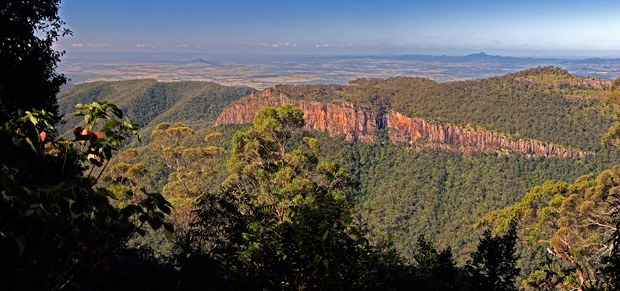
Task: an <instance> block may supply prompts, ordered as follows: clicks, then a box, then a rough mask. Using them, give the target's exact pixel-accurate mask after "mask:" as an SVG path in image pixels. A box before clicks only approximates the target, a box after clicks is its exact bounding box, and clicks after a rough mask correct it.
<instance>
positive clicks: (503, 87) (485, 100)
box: [273, 67, 611, 151]
mask: <svg viewBox="0 0 620 291" xmlns="http://www.w3.org/2000/svg"><path fill="white" fill-rule="evenodd" d="M590 81H592V82H593V83H594V84H598V87H597V86H591V87H589V86H587V85H584V82H590ZM601 82H603V81H601V80H590V79H585V78H577V77H575V76H572V75H570V74H568V72H567V71H565V70H561V69H558V68H554V67H544V68H535V69H530V70H526V71H521V72H518V73H514V74H508V75H505V76H500V77H493V78H489V79H481V80H475V81H459V82H450V83H436V82H433V81H431V80H428V79H424V78H412V77H393V78H388V79H359V80H355V81H351V82H350V83H351V84H353V85H352V86H338V85H297V86H293V85H279V86H276V87H274V88H273V90H274V92H273V94H274V95H275V96H278V95H279V94H284V95H286V96H288V97H290V98H294V99H307V100H317V101H322V102H333V101H335V100H345V101H349V102H353V103H355V104H358V105H362V106H367V107H370V108H371V109H372V110H374V111H376V112H384V111H386V110H395V111H397V112H401V113H403V114H405V115H407V116H410V117H420V118H424V119H427V120H436V121H439V122H447V123H453V124H457V125H462V126H466V125H471V126H472V127H479V128H484V129H486V130H491V131H495V132H500V133H504V134H509V135H512V136H513V137H515V138H528V139H536V140H541V141H545V142H550V143H554V144H558V145H562V146H566V147H570V148H576V149H581V150H586V151H598V150H599V149H600V148H601V146H600V136H601V135H602V134H603V133H604V132H605V131H606V130H607V128H608V127H609V126H610V125H611V120H610V119H609V116H610V111H609V110H608V109H607V107H605V106H603V103H602V102H601V101H602V100H603V97H604V95H605V92H604V90H606V89H607V88H606V87H603V86H602V85H601Z"/></svg>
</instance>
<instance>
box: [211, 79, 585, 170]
mask: <svg viewBox="0 0 620 291" xmlns="http://www.w3.org/2000/svg"><path fill="white" fill-rule="evenodd" d="M281 104H292V105H293V106H297V107H300V108H301V109H302V111H303V112H304V116H305V118H306V128H307V129H309V130H320V131H327V132H329V134H330V135H332V136H333V135H340V134H344V135H346V137H347V139H349V140H356V141H362V142H375V141H377V138H378V137H377V134H378V131H379V130H381V129H384V128H385V129H387V130H388V134H389V138H390V139H391V140H392V141H393V142H395V143H402V142H405V143H409V144H410V145H412V146H416V147H432V148H437V149H445V150H455V151H460V152H465V153H472V152H486V153H490V152H494V151H495V152H501V153H507V154H509V153H521V154H525V155H528V156H545V157H563V158H576V157H583V156H585V155H586V154H587V153H585V152H582V151H574V150H568V149H565V148H562V147H560V146H557V145H553V144H548V143H544V142H540V141H536V140H529V139H520V140H516V141H515V140H512V139H511V138H509V137H508V136H505V135H501V134H498V133H493V132H489V131H484V130H476V129H474V128H470V127H460V126H457V125H452V124H436V123H432V122H428V121H426V120H424V119H420V118H410V117H407V116H404V115H403V114H401V113H398V112H390V113H386V114H380V113H376V112H373V111H372V110H370V108H365V107H362V106H358V105H355V104H352V103H349V102H344V101H338V102H334V103H322V102H317V101H309V100H296V99H290V98H288V97H286V96H284V95H280V96H273V95H272V91H271V90H270V89H266V90H264V91H262V92H261V93H259V94H252V95H251V96H248V97H245V98H243V99H240V100H238V101H236V102H233V103H232V104H230V105H229V106H228V107H227V108H226V109H224V111H223V112H222V113H221V114H220V116H219V117H218V119H217V122H216V124H217V125H220V124H240V123H251V122H252V120H253V118H254V116H256V114H257V113H258V111H259V110H260V109H261V108H263V107H266V106H271V107H277V106H279V105H281Z"/></svg>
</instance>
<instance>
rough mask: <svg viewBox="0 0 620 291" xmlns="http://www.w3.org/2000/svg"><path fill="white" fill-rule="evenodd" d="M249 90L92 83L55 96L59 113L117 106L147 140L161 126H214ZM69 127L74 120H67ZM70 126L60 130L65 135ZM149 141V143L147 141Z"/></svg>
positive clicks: (178, 84) (201, 84)
mask: <svg viewBox="0 0 620 291" xmlns="http://www.w3.org/2000/svg"><path fill="white" fill-rule="evenodd" d="M252 91H254V90H253V89H251V88H248V87H226V86H222V85H218V84H215V83H208V82H174V83H160V82H157V81H155V80H148V79H146V80H132V81H119V82H95V83H86V84H79V85H75V86H74V87H72V88H71V89H70V90H68V91H65V92H63V93H61V94H59V96H58V103H59V104H60V112H71V108H72V107H73V105H74V104H77V103H87V102H92V101H95V100H107V101H109V102H112V103H114V104H117V105H118V107H119V108H121V109H122V110H123V111H124V112H125V113H126V114H127V115H129V116H132V118H133V119H134V120H135V122H138V123H140V124H142V125H143V129H142V130H141V133H142V135H144V136H149V135H150V133H151V132H152V131H153V129H155V127H156V126H157V125H158V124H159V123H162V122H167V123H171V124H173V123H177V122H180V123H183V124H185V125H187V126H189V127H191V128H195V129H202V128H206V127H208V126H211V125H213V124H214V123H215V120H216V119H217V116H218V115H219V114H220V112H221V111H222V110H223V109H224V107H226V105H228V104H229V103H230V102H232V101H234V100H237V99H239V98H241V97H244V96H247V95H249V94H250V93H251V92H252ZM67 122H68V124H73V122H74V120H72V119H67ZM69 130H71V128H70V126H69V127H65V128H61V129H60V131H61V132H63V133H66V132H67V131H69ZM147 140H148V139H147Z"/></svg>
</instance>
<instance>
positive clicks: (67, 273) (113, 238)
mask: <svg viewBox="0 0 620 291" xmlns="http://www.w3.org/2000/svg"><path fill="white" fill-rule="evenodd" d="M76 108H77V109H79V111H78V113H76V114H77V115H79V116H83V117H84V121H85V126H81V127H77V128H76V129H75V139H74V140H73V141H65V140H51V139H50V138H48V137H47V131H50V130H51V128H52V127H53V125H54V124H55V118H54V116H53V115H52V114H50V113H48V112H46V111H33V112H29V111H26V112H25V113H24V115H23V116H22V117H21V118H20V119H19V122H22V123H23V124H24V125H23V127H24V128H27V130H23V131H20V130H17V131H16V130H13V129H11V128H10V127H8V126H7V125H6V124H5V125H4V126H3V127H2V128H1V131H0V150H1V153H2V154H1V155H0V189H2V190H1V192H0V194H1V199H0V212H1V214H2V215H1V218H0V222H1V224H0V244H1V245H2V248H1V249H0V252H2V254H1V256H2V261H1V263H0V271H1V272H0V282H1V283H2V286H3V288H6V289H13V288H16V289H35V288H41V289H58V288H63V287H65V286H68V285H69V284H70V283H71V282H72V281H73V280H74V279H76V278H79V277H81V276H87V275H88V274H90V273H92V272H96V271H97V270H99V269H101V268H103V269H107V268H108V267H109V266H108V260H109V259H110V258H111V257H112V256H113V255H114V254H115V253H116V252H117V251H118V250H119V249H120V248H122V247H123V245H124V243H126V241H127V240H128V239H129V238H130V237H131V236H132V235H133V234H134V233H136V232H138V233H142V232H143V230H142V227H143V226H144V224H145V223H148V224H149V225H150V226H151V227H152V228H153V229H157V228H159V227H160V226H161V225H162V223H163V219H164V214H163V213H162V212H161V211H164V212H169V211H170V209H169V208H168V206H167V204H168V203H167V201H166V200H165V199H163V197H162V196H161V195H159V194H149V195H147V197H145V198H144V199H142V200H140V201H137V202H136V203H131V204H128V205H126V206H125V207H123V208H117V207H114V206H113V205H112V204H111V203H110V201H111V200H112V201H113V200H115V199H116V197H115V196H114V194H113V193H112V192H111V191H109V190H107V189H105V188H99V187H97V186H96V184H97V181H98V179H99V177H101V175H102V173H103V172H104V170H105V168H106V166H107V164H108V162H109V160H110V158H111V157H112V154H113V153H114V152H115V151H116V150H117V149H118V148H120V147H121V146H122V145H123V143H124V142H125V141H126V140H127V138H128V137H129V136H130V135H131V134H135V133H136V132H137V131H136V130H137V127H136V125H135V124H134V123H132V122H130V121H129V120H128V119H124V120H123V119H122V118H123V114H122V112H121V111H120V110H119V109H118V108H117V107H116V106H115V105H113V104H108V103H107V102H94V103H92V104H88V105H78V106H76Z"/></svg>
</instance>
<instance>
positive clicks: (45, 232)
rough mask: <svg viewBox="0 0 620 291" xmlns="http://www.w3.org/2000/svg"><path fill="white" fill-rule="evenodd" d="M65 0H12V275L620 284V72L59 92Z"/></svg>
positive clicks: (8, 45) (6, 184) (440, 285)
mask: <svg viewBox="0 0 620 291" xmlns="http://www.w3.org/2000/svg"><path fill="white" fill-rule="evenodd" d="M59 4H60V1H43V2H36V1H35V2H31V1H10V2H7V3H3V4H0V22H1V23H2V27H3V31H2V33H3V36H2V41H0V75H1V77H0V97H1V98H0V195H1V196H0V198H1V199H0V257H1V258H2V259H1V260H0V286H1V288H2V289H3V290H5V289H6V290H61V289H64V290H161V289H175V290H248V289H249V290H301V289H315V290H331V289H344V290H412V289H413V290H516V289H526V290H558V289H559V290H618V289H619V288H620V248H618V245H620V170H619V168H618V166H617V163H618V161H619V160H620V156H619V155H618V153H619V151H618V149H617V144H618V139H619V138H620V109H619V108H618V104H619V103H620V100H619V99H620V93H619V92H618V91H617V86H618V84H619V83H620V78H618V79H616V80H615V81H614V82H610V81H609V80H603V79H599V78H582V77H576V76H574V75H571V74H569V73H568V72H567V71H566V70H563V69H561V68H557V67H538V68H532V69H528V70H524V71H521V72H517V73H512V74H507V75H503V76H497V77H491V78H488V79H479V80H471V81H458V82H448V83H437V82H435V81H432V80H429V79H425V78H414V77H392V78H387V79H375V78H371V79H366V78H364V79H357V80H352V81H350V82H349V83H348V84H347V85H276V86H273V87H269V88H266V89H263V90H255V89H253V88H249V87H238V86H237V87H229V86H222V85H219V84H216V83H209V82H169V83H167V82H158V81H156V80H150V79H144V80H128V81H117V82H94V83H82V84H77V85H70V86H67V87H61V86H62V85H63V84H66V83H67V81H68V80H67V78H66V77H65V76H63V75H62V74H58V73H57V72H56V70H57V68H58V63H59V62H60V60H61V56H62V54H63V53H62V52H59V51H56V50H55V49H54V48H53V47H52V44H53V43H54V42H55V41H56V40H57V39H58V38H59V37H62V36H65V35H71V34H72V31H70V30H68V29H66V28H65V27H64V26H65V23H64V22H63V21H62V19H60V18H59V16H58V9H59ZM5 28H6V29H5Z"/></svg>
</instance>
